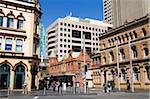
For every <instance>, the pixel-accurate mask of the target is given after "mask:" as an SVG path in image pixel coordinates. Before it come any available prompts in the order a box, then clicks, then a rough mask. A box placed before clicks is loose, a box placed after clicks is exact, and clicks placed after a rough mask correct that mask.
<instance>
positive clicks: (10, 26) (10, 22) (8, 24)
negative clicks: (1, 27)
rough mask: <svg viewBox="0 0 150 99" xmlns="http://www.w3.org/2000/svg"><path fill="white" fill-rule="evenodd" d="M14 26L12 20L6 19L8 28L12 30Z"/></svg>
mask: <svg viewBox="0 0 150 99" xmlns="http://www.w3.org/2000/svg"><path fill="white" fill-rule="evenodd" d="M13 25H14V19H13V18H8V19H7V27H8V28H13Z"/></svg>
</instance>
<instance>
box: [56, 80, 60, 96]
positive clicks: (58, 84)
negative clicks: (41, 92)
mask: <svg viewBox="0 0 150 99" xmlns="http://www.w3.org/2000/svg"><path fill="white" fill-rule="evenodd" d="M59 88H60V82H59V80H58V81H57V91H58V94H59Z"/></svg>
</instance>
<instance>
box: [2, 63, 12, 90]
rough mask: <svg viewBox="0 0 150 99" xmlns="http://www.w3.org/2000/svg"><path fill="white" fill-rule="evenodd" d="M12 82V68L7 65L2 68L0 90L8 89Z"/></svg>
mask: <svg viewBox="0 0 150 99" xmlns="http://www.w3.org/2000/svg"><path fill="white" fill-rule="evenodd" d="M9 82H10V67H9V66H8V65H7V64H4V65H2V66H0V89H7V88H8V87H9Z"/></svg>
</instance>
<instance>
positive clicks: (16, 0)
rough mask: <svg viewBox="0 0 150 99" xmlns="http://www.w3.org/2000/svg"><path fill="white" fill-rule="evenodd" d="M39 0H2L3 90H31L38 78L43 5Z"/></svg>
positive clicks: (0, 51) (0, 67) (0, 60)
mask: <svg viewBox="0 0 150 99" xmlns="http://www.w3.org/2000/svg"><path fill="white" fill-rule="evenodd" d="M38 3H39V2H38V0H0V90H3V89H10V90H11V91H13V90H15V89H17V90H18V89H19V90H22V89H23V84H24V83H25V82H26V83H27V88H28V91H31V88H36V84H37V83H35V82H38V65H39V58H40V56H39V54H40V53H39V52H40V51H39V40H40V37H39V36H40V34H39V33H40V20H41V9H40V6H38V5H39V4H38Z"/></svg>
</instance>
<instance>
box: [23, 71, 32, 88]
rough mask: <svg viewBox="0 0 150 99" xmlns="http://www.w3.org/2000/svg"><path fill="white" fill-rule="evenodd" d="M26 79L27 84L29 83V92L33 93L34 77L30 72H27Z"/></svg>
mask: <svg viewBox="0 0 150 99" xmlns="http://www.w3.org/2000/svg"><path fill="white" fill-rule="evenodd" d="M25 79H26V80H27V83H28V86H27V88H28V91H31V84H32V75H31V73H30V71H29V70H28V71H26V76H25Z"/></svg>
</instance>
